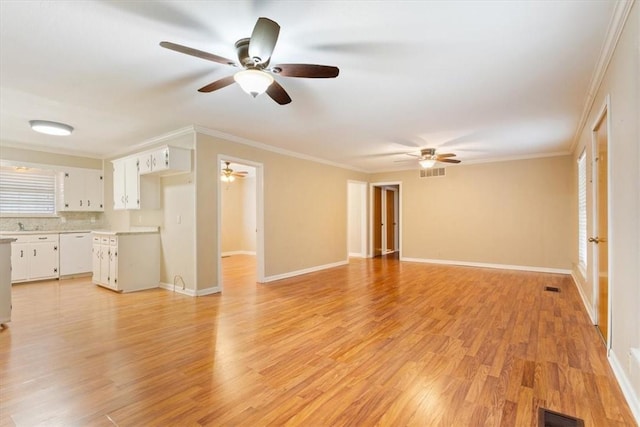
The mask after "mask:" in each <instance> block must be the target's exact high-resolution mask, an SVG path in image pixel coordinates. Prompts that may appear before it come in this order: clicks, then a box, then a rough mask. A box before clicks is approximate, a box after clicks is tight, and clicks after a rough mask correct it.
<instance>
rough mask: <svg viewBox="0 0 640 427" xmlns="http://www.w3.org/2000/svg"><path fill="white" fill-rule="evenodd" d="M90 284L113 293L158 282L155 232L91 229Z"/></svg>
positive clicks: (157, 247)
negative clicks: (94, 230)
mask: <svg viewBox="0 0 640 427" xmlns="http://www.w3.org/2000/svg"><path fill="white" fill-rule="evenodd" d="M92 265H93V279H92V280H93V283H95V284H96V285H100V286H103V287H105V288H109V289H112V290H114V291H117V292H132V291H140V290H143V289H151V288H157V287H158V285H159V284H160V234H159V233H158V232H106V233H105V232H94V233H93V262H92Z"/></svg>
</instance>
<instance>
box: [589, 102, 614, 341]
mask: <svg viewBox="0 0 640 427" xmlns="http://www.w3.org/2000/svg"><path fill="white" fill-rule="evenodd" d="M608 105H609V102H608V99H607V102H606V103H605V106H604V107H603V108H602V111H601V112H600V114H599V116H598V118H597V119H596V123H595V125H594V126H593V128H592V129H593V147H592V153H593V163H592V164H593V168H592V174H593V201H594V203H593V214H592V218H593V221H592V234H591V236H590V237H589V239H588V241H589V242H590V243H591V246H592V251H591V253H592V264H591V265H592V268H591V274H590V275H591V283H592V285H593V289H594V294H595V304H596V325H597V327H598V331H600V334H601V335H602V339H603V340H604V342H605V345H606V347H607V348H609V347H610V342H611V340H610V333H609V332H610V322H611V309H610V298H609V294H610V292H609V242H608V240H609V239H608V234H609V233H608V230H609V113H608V110H609V109H608Z"/></svg>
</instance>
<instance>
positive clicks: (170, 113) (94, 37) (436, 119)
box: [0, 0, 615, 171]
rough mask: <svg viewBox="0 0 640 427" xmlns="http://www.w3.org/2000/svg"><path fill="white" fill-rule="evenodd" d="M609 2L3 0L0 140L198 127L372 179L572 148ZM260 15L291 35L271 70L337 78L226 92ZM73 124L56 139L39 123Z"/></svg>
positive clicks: (50, 142)
mask: <svg viewBox="0 0 640 427" xmlns="http://www.w3.org/2000/svg"><path fill="white" fill-rule="evenodd" d="M614 9H615V1H598V0H584V1H579V0H570V1H562V0H556V1H546V0H545V1H459V2H458V1H370V2H369V1H347V0H345V1H332V2H328V1H298V2H293V1H258V0H255V1H168V2H142V1H119V2H111V1H60V0H57V1H29V2H27V1H0V86H1V88H0V139H1V140H2V141H3V142H4V143H5V144H6V143H7V142H9V144H11V143H14V144H15V143H20V144H28V146H30V147H31V148H39V149H44V150H51V151H58V152H68V153H77V154H82V155H87V154H88V155H92V156H95V157H106V156H109V155H113V154H114V153H121V152H123V151H125V150H126V149H127V148H128V147H133V146H135V145H137V144H140V143H141V142H143V141H145V140H148V139H150V138H154V137H157V136H159V135H162V134H165V133H168V132H171V131H175V130H177V129H181V128H184V127H185V126H189V125H196V126H202V127H206V128H209V129H213V130H216V131H220V132H223V133H227V134H231V135H235V136H238V137H241V138H245V139H248V140H251V141H255V142H259V143H263V144H268V145H271V146H274V147H278V148H280V149H285V150H289V151H293V152H296V153H301V154H304V155H308V156H313V157H316V158H320V159H324V160H326V161H330V162H335V163H339V164H343V165H348V166H351V167H354V168H357V169H361V170H366V171H382V170H394V169H406V168H409V167H417V165H416V164H415V163H414V162H408V163H406V162H405V163H399V162H395V160H401V159H409V157H408V156H406V155H404V154H402V153H405V152H416V151H417V150H419V148H421V147H435V148H437V149H438V150H439V152H449V151H453V152H456V153H458V158H459V159H461V160H463V162H464V161H481V160H488V159H501V158H511V157H528V156H539V155H548V154H551V153H560V152H568V150H569V149H570V147H571V144H572V139H573V136H574V134H575V132H576V128H577V126H578V124H579V121H580V117H581V114H582V111H583V109H584V106H585V102H586V98H587V93H588V89H589V85H590V82H591V79H592V75H593V74H594V70H595V68H596V65H597V62H598V59H599V57H600V54H601V50H602V47H603V43H604V41H605V37H606V34H607V29H608V26H609V24H610V21H611V19H612V15H613V13H614ZM260 16H265V17H268V18H270V19H272V20H275V21H276V22H278V23H279V24H280V26H281V31H280V37H279V39H278V43H277V45H276V48H275V51H274V53H273V56H272V60H271V64H272V65H276V64H278V63H312V64H324V65H334V66H337V67H339V68H340V75H339V76H338V78H336V79H298V78H287V77H276V78H277V80H278V81H279V82H280V83H281V84H282V86H283V87H284V88H285V89H286V90H287V91H288V93H289V95H290V96H291V98H292V99H293V102H292V103H291V104H289V105H285V106H280V105H278V104H276V103H275V102H273V101H272V100H271V99H270V98H269V97H268V96H266V95H262V96H259V97H258V98H256V99H253V98H251V97H250V96H249V95H247V94H245V93H244V92H242V90H241V89H240V87H239V86H237V85H232V86H229V87H226V88H224V89H221V90H219V91H216V92H212V93H209V94H203V93H199V92H197V89H198V88H200V87H202V86H204V85H206V84H208V83H210V82H212V81H214V80H217V79H219V78H221V77H224V76H227V75H231V74H232V73H233V72H234V69H233V68H231V67H228V66H225V65H220V64H217V63H213V62H209V61H205V60H202V59H199V58H195V57H192V56H188V55H184V54H180V53H176V52H173V51H170V50H167V49H163V48H161V47H160V46H159V45H158V44H159V42H160V41H163V40H167V41H172V42H174V43H178V44H183V45H186V46H190V47H193V48H196V49H200V50H204V51H208V52H212V53H215V54H217V55H220V56H224V57H227V58H231V59H235V58H236V56H235V50H234V47H233V44H234V42H235V41H236V40H238V39H240V38H243V37H249V36H250V35H251V31H252V29H253V26H254V24H255V22H256V19H257V18H258V17H260ZM30 119H44V120H55V121H62V122H65V123H68V124H71V125H72V126H74V127H75V129H76V130H75V132H74V133H73V135H72V136H71V137H67V138H62V137H47V136H44V135H39V134H36V133H34V132H33V131H31V130H30V129H29V126H28V120H30Z"/></svg>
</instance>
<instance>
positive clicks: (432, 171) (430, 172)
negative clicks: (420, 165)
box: [420, 168, 446, 178]
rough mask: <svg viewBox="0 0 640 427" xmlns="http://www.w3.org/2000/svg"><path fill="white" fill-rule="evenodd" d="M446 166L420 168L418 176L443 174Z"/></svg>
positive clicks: (426, 176) (427, 176) (425, 176)
mask: <svg viewBox="0 0 640 427" xmlns="http://www.w3.org/2000/svg"><path fill="white" fill-rule="evenodd" d="M445 171H446V168H430V169H420V178H432V177H435V176H445Z"/></svg>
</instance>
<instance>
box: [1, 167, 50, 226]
mask: <svg viewBox="0 0 640 427" xmlns="http://www.w3.org/2000/svg"><path fill="white" fill-rule="evenodd" d="M55 188H56V179H55V174H54V172H53V171H46V170H40V169H28V170H18V169H15V168H10V167H2V168H0V214H40V215H47V214H49V215H52V214H55V212H56V211H55V208H56V206H55V201H56V192H55Z"/></svg>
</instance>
